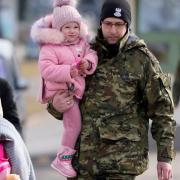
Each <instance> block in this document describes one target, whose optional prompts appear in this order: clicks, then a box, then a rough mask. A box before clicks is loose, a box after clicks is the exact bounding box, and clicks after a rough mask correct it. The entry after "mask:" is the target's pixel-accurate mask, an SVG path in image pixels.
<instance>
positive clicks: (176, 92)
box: [173, 60, 180, 107]
mask: <svg viewBox="0 0 180 180" xmlns="http://www.w3.org/2000/svg"><path fill="white" fill-rule="evenodd" d="M173 99H174V105H175V107H177V106H178V104H179V99H180V60H179V62H178V66H177V69H176V73H175V80H174V83H173Z"/></svg>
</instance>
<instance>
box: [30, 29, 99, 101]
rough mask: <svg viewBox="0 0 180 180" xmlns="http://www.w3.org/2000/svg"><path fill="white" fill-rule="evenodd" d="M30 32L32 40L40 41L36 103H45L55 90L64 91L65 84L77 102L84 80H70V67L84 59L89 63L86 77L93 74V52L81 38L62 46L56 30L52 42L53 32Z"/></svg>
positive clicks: (95, 60)
mask: <svg viewBox="0 0 180 180" xmlns="http://www.w3.org/2000/svg"><path fill="white" fill-rule="evenodd" d="M32 31H33V33H35V34H36V36H33V38H34V40H37V41H38V40H39V39H40V40H41V41H40V43H41V44H42V46H41V49H40V54H39V62H38V66H39V70H40V74H41V77H42V85H41V90H40V91H41V92H40V97H39V100H40V102H42V103H47V102H48V101H49V100H51V99H52V98H53V96H54V95H55V94H56V93H57V92H58V91H59V90H67V89H68V86H67V83H68V84H70V83H73V84H74V87H75V91H74V95H75V96H76V97H77V98H79V99H81V98H82V96H83V93H84V89H85V77H84V76H80V75H79V76H78V77H76V78H74V79H73V78H71V76H70V68H71V66H72V65H73V64H76V63H77V62H78V61H80V60H81V59H82V58H85V59H88V60H89V61H90V62H91V63H92V68H91V69H90V70H89V71H87V72H86V74H87V75H90V74H93V73H94V71H95V69H96V66H97V55H96V52H95V51H94V50H92V49H90V46H89V44H88V43H87V41H86V40H85V38H84V36H83V35H82V36H81V37H80V39H79V40H78V42H76V43H75V44H64V43H63V38H62V37H63V34H62V33H61V32H60V31H56V34H57V36H56V40H55V41H54V31H55V29H51V28H44V27H42V26H34V27H32ZM47 32H48V33H47ZM37 35H38V36H37ZM43 43H44V44H43Z"/></svg>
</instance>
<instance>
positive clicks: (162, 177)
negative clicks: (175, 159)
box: [157, 162, 172, 180]
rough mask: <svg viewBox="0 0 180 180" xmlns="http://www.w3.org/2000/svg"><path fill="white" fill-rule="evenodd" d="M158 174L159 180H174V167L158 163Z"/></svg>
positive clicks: (165, 163)
mask: <svg viewBox="0 0 180 180" xmlns="http://www.w3.org/2000/svg"><path fill="white" fill-rule="evenodd" d="M157 173H158V179H159V180H172V165H171V164H170V163H167V162H158V164H157Z"/></svg>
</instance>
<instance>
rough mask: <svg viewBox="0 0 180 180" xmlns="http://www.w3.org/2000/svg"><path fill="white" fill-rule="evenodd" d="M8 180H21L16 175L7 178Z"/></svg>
mask: <svg viewBox="0 0 180 180" xmlns="http://www.w3.org/2000/svg"><path fill="white" fill-rule="evenodd" d="M6 180H21V179H20V177H19V176H18V175H16V174H9V175H7V177H6Z"/></svg>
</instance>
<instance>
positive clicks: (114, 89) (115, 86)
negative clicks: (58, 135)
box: [73, 35, 176, 180]
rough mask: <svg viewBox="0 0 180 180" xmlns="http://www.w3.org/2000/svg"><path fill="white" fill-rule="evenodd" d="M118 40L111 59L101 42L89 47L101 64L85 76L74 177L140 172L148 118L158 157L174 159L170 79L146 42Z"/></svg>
mask: <svg viewBox="0 0 180 180" xmlns="http://www.w3.org/2000/svg"><path fill="white" fill-rule="evenodd" d="M122 42H123V41H121V43H120V48H119V53H118V55H117V56H116V57H114V58H112V59H108V58H107V57H108V50H107V49H106V47H105V46H104V43H103V42H102V41H101V39H99V38H97V40H96V42H95V43H94V44H93V48H94V49H95V50H96V51H97V52H98V57H99V64H98V67H97V70H96V72H95V74H93V75H92V76H90V77H88V78H87V86H86V91H85V95H84V98H83V100H82V102H81V110H82V117H83V120H82V121H83V122H82V131H81V136H80V139H79V141H78V143H77V148H76V149H77V151H78V152H77V154H76V157H75V158H74V161H73V163H74V166H75V168H76V169H77V171H78V178H77V179H81V180H85V179H86V180H93V179H101V180H102V179H103V178H101V177H104V179H106V180H108V179H122V180H123V178H124V180H126V179H128V178H129V179H130V177H132V179H134V176H137V175H139V174H141V173H143V172H144V171H145V170H146V169H147V164H148V129H149V120H150V119H152V127H151V132H152V136H153V138H154V139H155V140H156V142H157V150H158V153H157V154H158V155H157V159H158V160H159V161H165V162H169V161H171V160H172V159H173V157H174V133H175V126H176V123H175V121H174V119H173V109H174V107H173V101H172V94H171V89H170V78H169V76H168V75H167V74H164V73H163V72H162V70H161V68H160V65H159V62H158V61H157V59H156V58H155V57H154V56H153V55H152V54H151V53H150V52H149V50H148V49H147V47H146V45H145V43H144V41H142V40H140V39H138V38H137V37H135V36H133V35H130V36H129V37H128V40H126V41H125V44H124V46H122ZM122 176H123V177H122ZM126 177H128V178H126Z"/></svg>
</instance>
